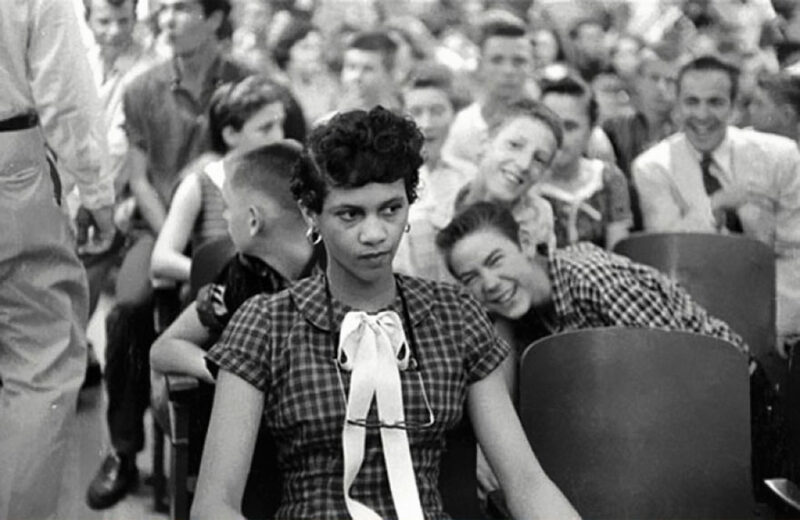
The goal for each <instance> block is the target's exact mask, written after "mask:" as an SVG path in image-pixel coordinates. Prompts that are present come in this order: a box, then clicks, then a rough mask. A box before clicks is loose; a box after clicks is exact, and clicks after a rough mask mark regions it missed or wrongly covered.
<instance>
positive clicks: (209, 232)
mask: <svg viewBox="0 0 800 520" xmlns="http://www.w3.org/2000/svg"><path fill="white" fill-rule="evenodd" d="M215 168H220V169H221V168H222V160H219V161H214V162H212V163H209V164H208V165H207V166H206V167H205V169H204V170H203V171H202V172H199V173H198V174H197V180H198V181H199V182H200V213H199V214H198V215H197V220H196V221H195V224H194V230H193V231H192V250H193V251H197V248H198V247H200V246H201V245H202V244H204V243H206V242H207V241H209V240H211V239H214V238H219V237H224V236H226V235H227V234H228V222H227V221H226V220H225V216H224V212H225V199H223V198H222V191H220V188H219V186H217V185H216V184H214V181H213V180H211V177H209V171H210V170H212V169H215ZM223 175H224V174H223Z"/></svg>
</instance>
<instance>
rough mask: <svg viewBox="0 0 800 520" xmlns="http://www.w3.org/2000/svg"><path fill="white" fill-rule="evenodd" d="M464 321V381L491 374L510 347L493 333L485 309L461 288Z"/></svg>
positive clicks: (509, 350) (470, 381) (471, 380)
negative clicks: (465, 378) (465, 377)
mask: <svg viewBox="0 0 800 520" xmlns="http://www.w3.org/2000/svg"><path fill="white" fill-rule="evenodd" d="M460 295H461V297H462V305H461V308H462V309H463V312H464V314H463V320H462V321H463V324H464V340H465V352H464V369H465V372H466V374H467V384H472V383H476V382H478V381H480V380H481V379H483V378H485V377H486V376H488V375H489V374H491V373H492V372H493V371H494V370H495V369H496V368H497V367H498V366H500V364H501V363H502V362H503V361H504V360H505V359H506V358H507V357H508V354H509V353H510V352H511V347H510V346H509V345H508V343H506V342H505V340H503V339H502V338H500V336H498V335H497V333H496V331H495V329H494V326H493V325H492V323H491V321H489V316H487V315H486V311H484V310H483V308H482V307H481V306H480V304H478V302H477V301H476V300H475V298H473V297H472V296H471V295H469V294H468V293H466V292H464V291H461V292H460Z"/></svg>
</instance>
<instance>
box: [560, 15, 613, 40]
mask: <svg viewBox="0 0 800 520" xmlns="http://www.w3.org/2000/svg"><path fill="white" fill-rule="evenodd" d="M587 25H596V26H598V27H600V30H602V31H603V32H605V31H606V30H608V24H607V23H606V21H605V20H603V19H602V18H600V17H592V16H587V17H584V18H581V19H579V20H577V21H576V22H575V23H574V24H572V27H570V29H569V38H570V40H575V39H576V38H577V37H578V33H580V32H581V29H582V28H583V27H585V26H587Z"/></svg>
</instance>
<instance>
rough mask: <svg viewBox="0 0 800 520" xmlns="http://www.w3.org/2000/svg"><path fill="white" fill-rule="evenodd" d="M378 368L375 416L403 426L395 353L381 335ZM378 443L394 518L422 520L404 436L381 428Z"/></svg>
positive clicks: (397, 429) (387, 340)
mask: <svg viewBox="0 0 800 520" xmlns="http://www.w3.org/2000/svg"><path fill="white" fill-rule="evenodd" d="M401 330H402V329H401ZM395 346H396V347H399V345H395ZM378 366H379V367H380V368H379V369H378V373H379V374H381V377H379V378H377V380H376V383H377V387H376V389H375V390H376V398H377V402H378V416H379V418H380V419H381V421H382V422H384V423H387V424H397V423H403V422H404V421H405V414H404V411H403V388H402V384H401V381H400V372H399V370H398V360H397V352H396V350H395V349H394V348H392V345H391V344H390V342H389V338H388V337H387V336H386V335H385V334H379V335H378ZM381 441H382V443H383V457H384V459H385V461H386V471H387V473H388V476H389V488H390V489H391V492H392V501H393V502H394V507H395V510H396V511H397V517H398V518H403V519H411V520H423V518H424V516H423V514H422V505H421V504H420V500H419V490H418V489H417V481H416V478H415V473H414V466H413V464H412V462H411V450H410V448H409V444H408V433H407V432H406V430H405V429H403V428H381Z"/></svg>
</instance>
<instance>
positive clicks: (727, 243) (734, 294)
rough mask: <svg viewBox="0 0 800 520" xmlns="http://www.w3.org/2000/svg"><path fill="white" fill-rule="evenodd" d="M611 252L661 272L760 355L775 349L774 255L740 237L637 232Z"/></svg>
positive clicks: (761, 244) (759, 356)
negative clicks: (678, 284) (728, 326)
mask: <svg viewBox="0 0 800 520" xmlns="http://www.w3.org/2000/svg"><path fill="white" fill-rule="evenodd" d="M614 252H616V253H619V254H621V255H624V256H627V257H628V258H630V259H632V260H634V261H636V262H639V263H643V264H646V265H649V266H652V267H655V268H656V269H658V270H660V271H662V272H664V273H666V274H667V275H669V276H670V277H671V278H673V279H674V280H676V281H677V282H679V283H680V284H681V285H682V286H683V287H684V288H685V289H686V290H687V291H688V292H689V294H690V295H691V296H692V298H693V299H694V300H695V301H696V302H697V303H699V304H700V305H702V306H703V307H704V308H705V309H706V310H708V312H709V313H711V315H712V316H715V317H717V318H720V319H721V320H723V321H725V322H726V323H728V324H729V325H730V326H731V328H733V330H735V331H736V332H738V333H739V334H740V335H741V336H742V338H743V339H744V340H745V342H747V344H748V345H749V346H750V351H751V353H752V354H753V355H754V356H756V357H757V358H759V359H762V360H763V359H764V358H765V356H766V355H767V353H769V352H772V351H773V350H774V348H775V253H774V252H773V251H772V250H771V249H770V248H769V247H767V246H766V245H765V244H763V243H762V242H759V241H758V240H754V239H752V238H747V237H744V236H742V235H721V234H716V233H641V234H634V235H631V236H630V237H628V238H626V239H624V240H621V241H620V242H619V243H617V245H616V246H615V247H614Z"/></svg>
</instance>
